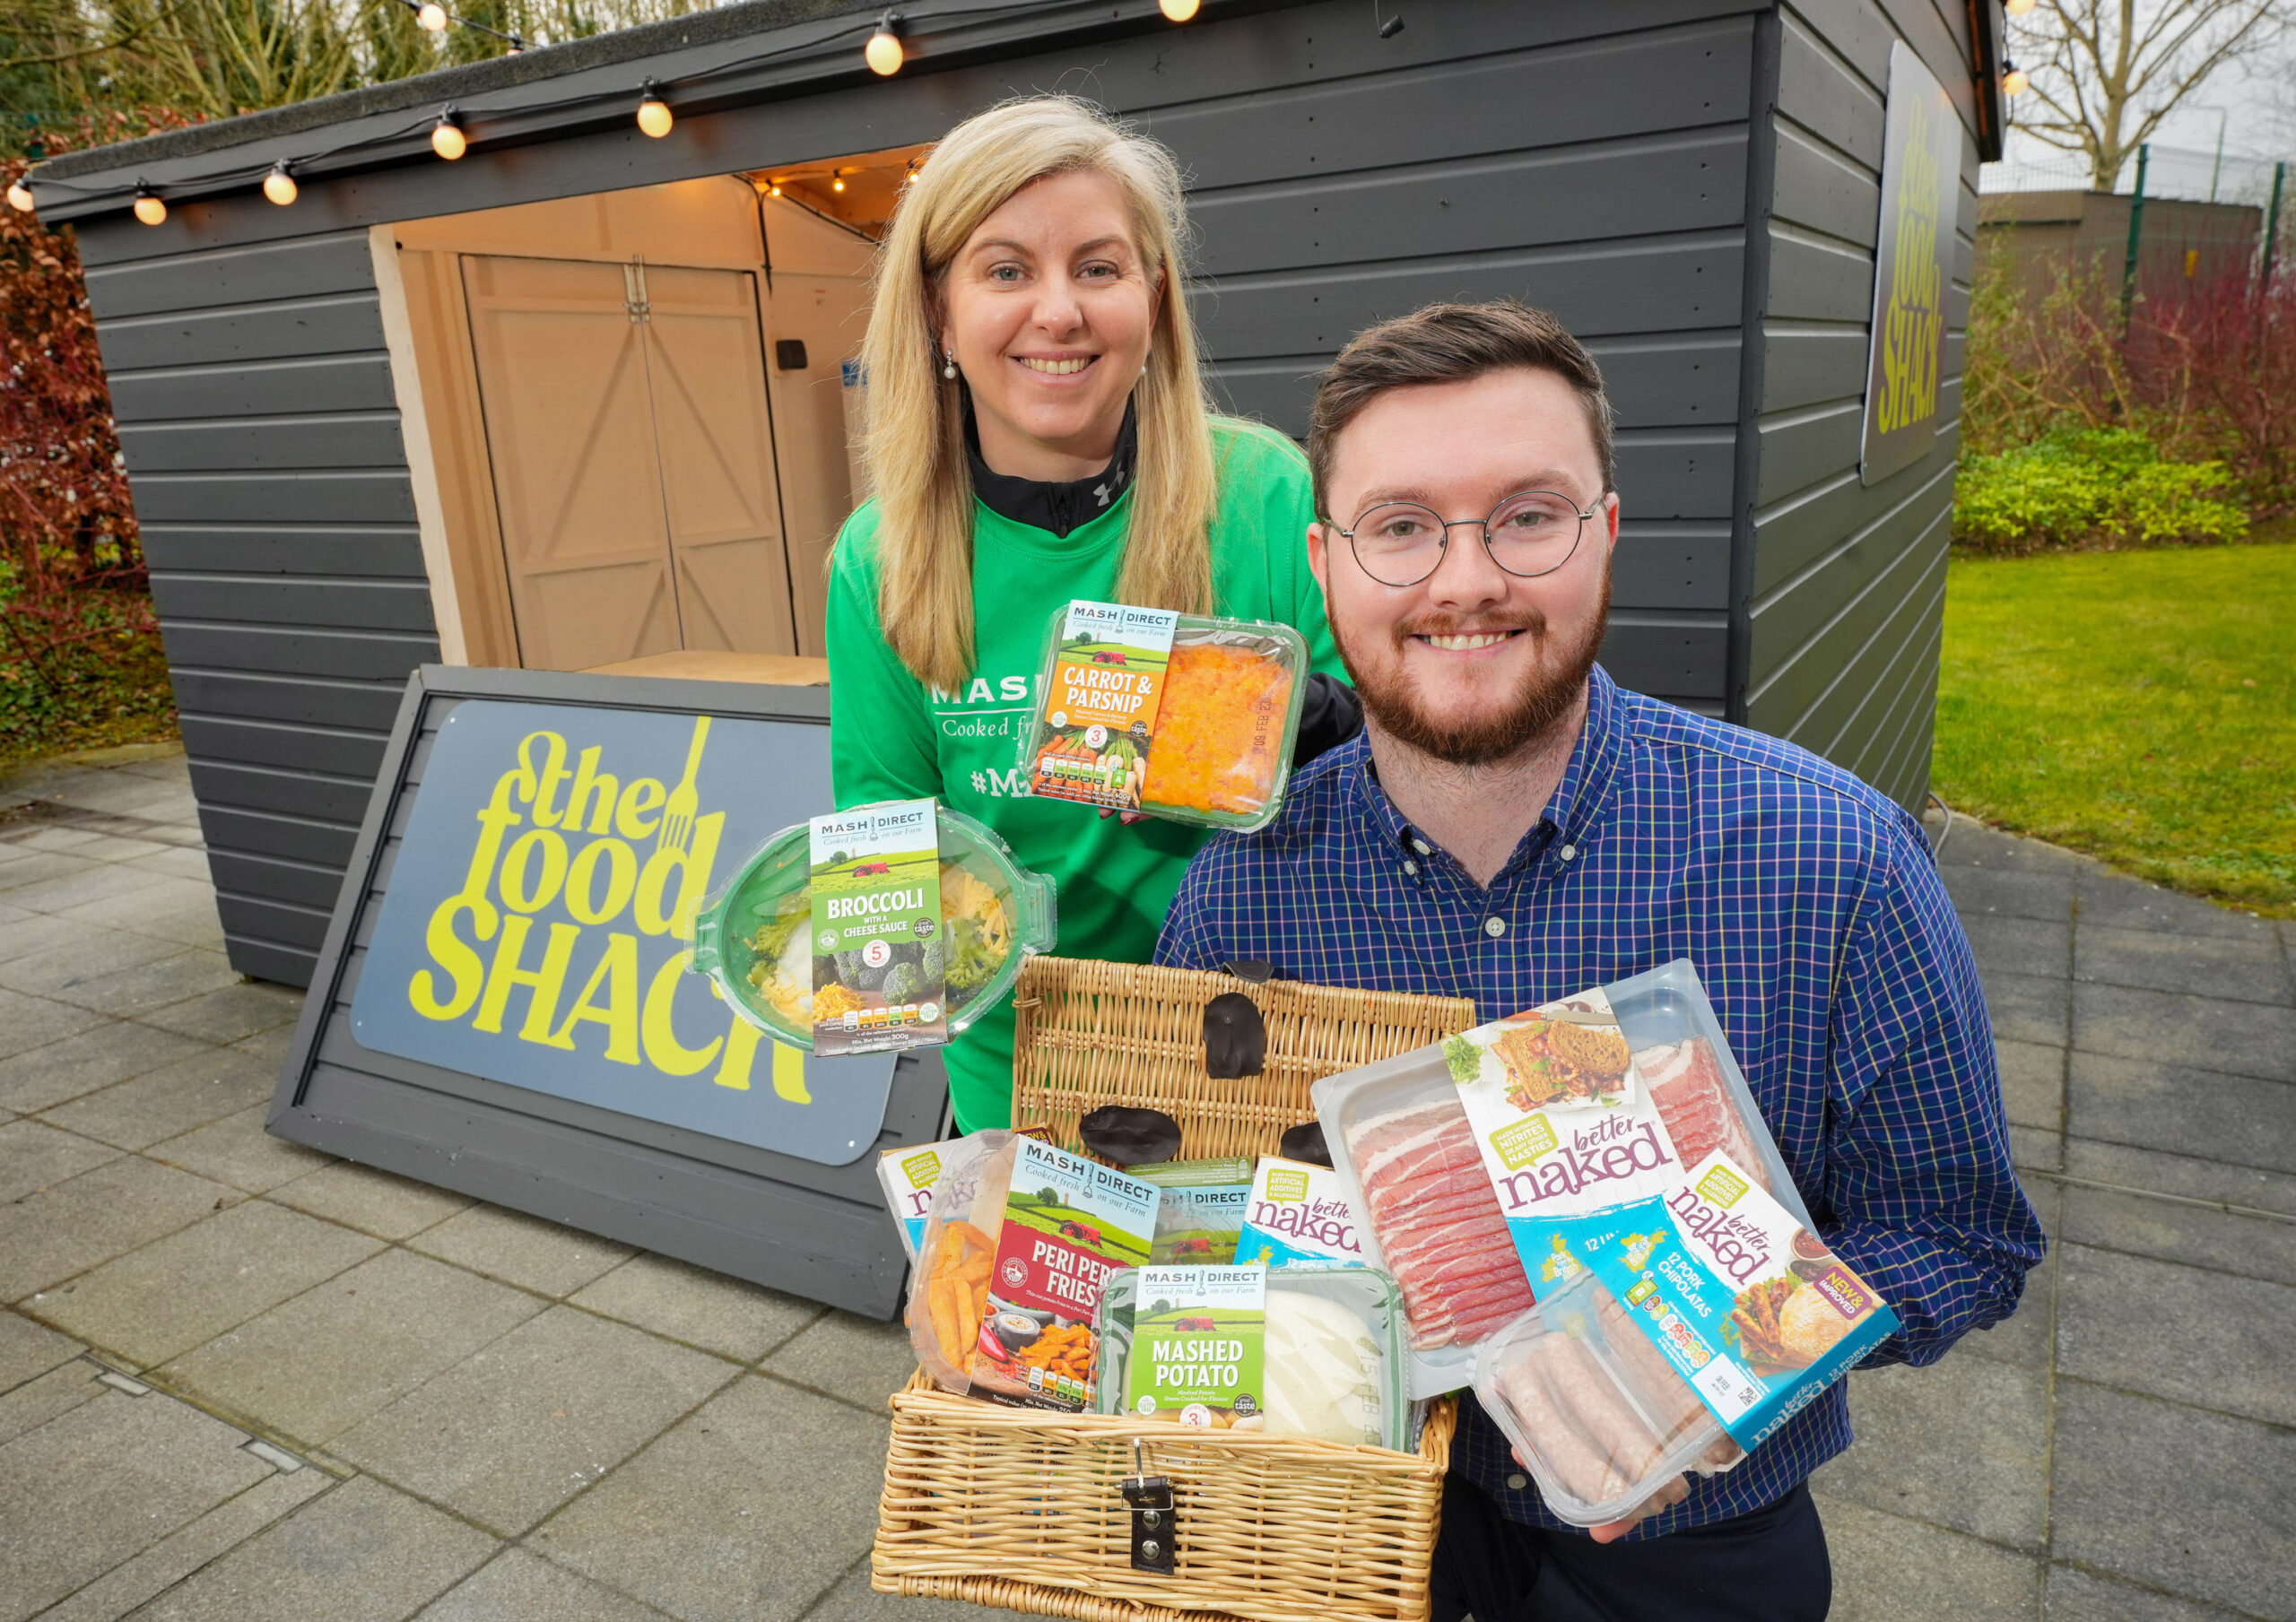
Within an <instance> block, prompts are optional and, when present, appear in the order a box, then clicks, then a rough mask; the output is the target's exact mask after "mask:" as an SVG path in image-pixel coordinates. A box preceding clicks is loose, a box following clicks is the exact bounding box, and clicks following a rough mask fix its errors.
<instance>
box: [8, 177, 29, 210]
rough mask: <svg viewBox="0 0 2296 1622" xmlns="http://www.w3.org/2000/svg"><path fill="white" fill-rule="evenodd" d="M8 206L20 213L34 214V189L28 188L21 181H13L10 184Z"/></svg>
mask: <svg viewBox="0 0 2296 1622" xmlns="http://www.w3.org/2000/svg"><path fill="white" fill-rule="evenodd" d="M8 206H9V207H10V208H13V209H14V210H16V211H17V212H18V213H26V214H29V213H31V212H32V188H31V187H30V186H26V185H25V184H24V183H23V182H22V181H21V180H11V181H10V182H9V183H8Z"/></svg>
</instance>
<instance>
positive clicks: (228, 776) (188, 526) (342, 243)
mask: <svg viewBox="0 0 2296 1622" xmlns="http://www.w3.org/2000/svg"><path fill="white" fill-rule="evenodd" d="M139 229H140V228H138V227H136V226H134V225H132V224H131V225H129V226H127V227H126V229H125V230H122V229H121V228H119V227H117V226H116V225H111V226H105V227H100V228H93V229H83V230H82V233H81V243H82V248H83V253H85V254H86V256H88V258H89V259H90V260H91V268H90V270H89V275H88V284H89V296H90V299H91V301H92V303H93V304H94V306H95V309H96V313H97V316H98V318H99V321H100V328H99V330H100V341H101V344H102V349H103V355H104V364H105V369H106V371H107V373H108V374H109V377H110V380H111V390H112V403H113V410H114V412H116V414H117V418H118V421H119V437H120V444H121V447H122V450H123V451H124V452H125V454H126V457H127V465H128V470H129V476H130V481H131V485H132V489H133V492H134V496H135V510H136V516H137V518H138V519H139V521H140V522H141V524H142V526H143V545H144V550H145V553H146V556H147V558H148V559H149V561H150V565H151V570H152V597H153V600H154V603H155V604H156V606H157V608H158V611H159V614H160V622H161V629H162V633H163V635H164V637H165V638H166V643H167V651H168V662H169V664H170V667H171V668H172V670H173V673H174V679H175V690H176V702H177V705H178V709H179V712H180V714H181V716H182V723H183V736H184V749H185V752H186V754H187V756H188V758H189V760H190V765H191V776H192V786H193V788H194V790H195V791H196V794H198V797H199V804H200V817H201V822H202V826H203V828H204V833H205V835H206V838H207V844H208V853H209V854H208V861H209V865H210V867H211V869H212V870H213V876H214V880H215V891H216V905H217V908H218V910H219V912H220V913H221V915H222V925H223V930H224V934H225V937H226V939H227V941H228V942H229V945H230V959H231V965H232V967H234V968H237V969H239V971H240V972H241V973H244V974H250V975H256V976H261V977H263V978H265V979H270V980H282V981H286V982H288V983H290V984H297V985H301V984H309V980H310V976H311V967H312V963H313V959H314V956H315V954H316V953H317V950H318V946H319V941H320V940H321V938H322V936H323V935H324V934H325V933H326V921H327V915H328V912H329V910H330V909H331V908H332V907H333V906H334V905H335V897H336V893H337V891H338V890H339V889H340V888H341V885H342V879H343V870H344V863H345V862H347V861H348V860H349V859H350V855H351V847H352V841H353V839H354V838H355V837H356V836H357V832H358V827H359V819H360V817H361V813H362V812H363V811H365V809H366V803H367V795H368V792H369V790H370V788H371V787H372V785H373V783H374V778H375V772H376V769H377V768H378V765H379V763H380V761H381V759H382V752H383V745H384V742H385V741H386V739H387V735H388V733H389V731H390V726H391V721H392V717H393V716H394V715H395V714H396V711H397V708H398V699H399V693H400V690H401V689H402V688H403V687H404V683H405V680H406V675H407V672H409V671H411V670H413V668H414V666H415V665H417V664H422V663H423V662H425V661H432V660H436V659H437V658H438V657H439V644H438V638H437V637H436V635H435V633H434V631H433V629H432V620H431V599H430V586H429V580H428V577H427V576H426V575H425V573H424V569H423V562H422V543H421V541H420V539H419V537H418V535H417V533H416V530H415V523H414V500H413V490H412V488H411V486H410V484H409V481H408V476H407V471H406V463H405V456H404V452H403V451H402V449H401V447H400V442H399V429H398V411H397V407H396V403H395V401H394V399H393V395H392V391H391V378H390V371H389V364H388V361H387V358H386V357H385V355H384V353H383V332H382V324H381V320H380V317H379V316H378V311H377V307H376V295H375V286H374V272H373V268H372V264H371V261H370V255H369V250H368V246H367V234H366V232H365V231H364V230H351V231H345V232H337V233H330V234H328V235H326V236H318V237H303V238H294V239H286V240H282V241H274V242H264V243H254V244H249V245H247V246H244V247H227V248H221V249H216V250H212V251H209V252H205V253H199V254H193V255H178V256H170V257H167V258H161V259H142V260H129V259H123V258H120V257H118V256H121V255H124V254H126V253H127V252H129V251H131V250H133V249H135V248H136V247H143V246H144V244H143V242H141V241H139V240H138V239H137V238H136V237H135V235H134V234H133V233H135V232H136V231H137V230H139ZM146 234H147V235H156V233H146ZM104 259H110V260H111V261H112V262H111V263H108V264H107V263H100V261H101V260H104Z"/></svg>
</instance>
